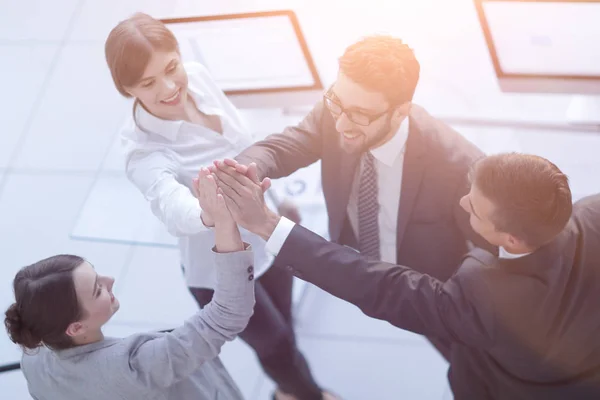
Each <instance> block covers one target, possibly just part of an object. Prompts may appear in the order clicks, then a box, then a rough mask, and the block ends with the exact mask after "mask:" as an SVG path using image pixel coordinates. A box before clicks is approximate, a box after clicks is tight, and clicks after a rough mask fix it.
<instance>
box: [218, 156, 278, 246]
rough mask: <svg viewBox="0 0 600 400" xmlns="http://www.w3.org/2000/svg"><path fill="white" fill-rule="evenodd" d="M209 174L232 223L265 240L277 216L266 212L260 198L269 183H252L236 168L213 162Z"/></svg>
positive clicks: (276, 220)
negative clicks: (222, 198) (231, 218)
mask: <svg viewBox="0 0 600 400" xmlns="http://www.w3.org/2000/svg"><path fill="white" fill-rule="evenodd" d="M213 173H214V175H215V176H216V178H217V184H218V186H219V189H221V190H222V191H223V197H224V198H225V203H226V204H227V208H228V209H229V211H230V212H231V215H232V216H233V219H234V220H235V221H236V222H237V223H238V224H239V225H241V226H242V227H244V228H245V229H247V230H249V231H250V232H252V233H255V234H257V235H259V236H261V237H262V238H263V239H265V240H268V239H269V237H270V236H271V234H272V233H273V230H275V227H276V226H277V223H278V222H279V218H280V217H279V216H278V215H277V214H275V213H274V212H272V211H271V210H269V208H268V207H267V205H266V204H265V199H264V196H263V193H264V190H265V187H267V188H268V187H269V186H270V180H269V179H268V178H265V180H263V181H262V182H261V183H258V182H256V181H253V180H252V179H250V178H249V177H248V176H246V175H245V174H243V173H241V172H239V171H238V169H237V168H236V167H233V166H231V165H227V164H225V163H224V162H223V161H217V162H215V168H214V169H213Z"/></svg>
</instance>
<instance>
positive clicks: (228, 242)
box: [215, 222, 244, 253]
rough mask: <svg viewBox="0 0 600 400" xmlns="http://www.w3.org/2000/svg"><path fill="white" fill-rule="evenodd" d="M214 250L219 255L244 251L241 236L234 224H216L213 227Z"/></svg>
mask: <svg viewBox="0 0 600 400" xmlns="http://www.w3.org/2000/svg"><path fill="white" fill-rule="evenodd" d="M215 248H216V249H217V252H219V253H230V252H236V251H242V250H244V243H243V242H242V236H241V235H240V231H239V229H238V227H237V225H236V223H235V222H231V223H230V222H227V223H218V222H217V224H216V225H215Z"/></svg>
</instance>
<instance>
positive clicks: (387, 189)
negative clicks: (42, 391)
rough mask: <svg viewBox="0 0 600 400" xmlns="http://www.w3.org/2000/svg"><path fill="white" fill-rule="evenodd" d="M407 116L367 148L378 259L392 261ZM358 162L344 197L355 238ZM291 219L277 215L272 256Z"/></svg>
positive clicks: (270, 246)
mask: <svg viewBox="0 0 600 400" xmlns="http://www.w3.org/2000/svg"><path fill="white" fill-rule="evenodd" d="M408 132H409V120H408V118H406V119H405V120H404V121H403V122H402V124H400V127H399V128H398V131H397V132H396V134H395V135H394V136H393V137H392V138H391V139H390V140H389V141H387V142H386V143H384V144H383V145H381V146H379V147H377V148H375V149H371V150H370V152H371V154H372V155H373V157H374V158H375V168H376V170H377V191H378V194H377V202H378V203H379V214H378V223H379V246H380V255H381V261H384V262H388V263H392V264H396V254H397V248H396V238H397V223H398V207H399V206H400V190H401V187H402V171H403V164H404V151H405V148H406V140H407V139H408ZM361 172H362V163H361V165H360V167H359V168H358V169H357V171H356V175H355V178H354V183H353V185H352V191H351V192H350V198H349V200H348V208H347V210H348V218H349V219H350V224H351V226H352V229H353V231H354V236H355V237H356V238H358V190H359V182H360V175H361ZM293 227H294V223H293V222H291V221H290V220H288V219H286V218H281V220H280V221H279V224H278V225H277V227H276V228H275V230H274V231H273V234H272V235H271V237H270V238H269V240H268V241H267V251H268V252H269V254H272V255H274V256H276V255H277V254H278V253H279V251H280V250H281V247H282V246H283V243H284V242H285V240H286V239H287V237H288V235H289V234H290V232H291V230H292V228H293Z"/></svg>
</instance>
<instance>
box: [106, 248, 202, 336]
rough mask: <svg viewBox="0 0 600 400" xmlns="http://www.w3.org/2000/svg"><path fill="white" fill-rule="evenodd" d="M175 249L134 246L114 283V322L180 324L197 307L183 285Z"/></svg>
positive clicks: (163, 326)
mask: <svg viewBox="0 0 600 400" xmlns="http://www.w3.org/2000/svg"><path fill="white" fill-rule="evenodd" d="M179 265H180V261H179V253H178V251H177V250H176V249H165V248H153V247H143V246H136V248H135V250H134V252H133V255H132V257H131V260H130V262H129V265H128V266H127V267H126V268H127V269H126V272H125V274H124V275H123V276H122V277H121V278H120V280H119V281H117V282H116V283H115V287H118V292H117V294H118V296H119V301H120V303H121V309H120V310H119V312H118V313H117V314H116V315H115V317H114V320H115V322H119V323H127V324H153V325H154V328H155V329H169V328H173V327H176V326H180V325H182V324H183V322H184V321H185V320H186V319H188V318H190V317H192V316H193V315H194V314H195V313H196V312H197V311H198V306H197V305H196V303H195V301H194V300H193V298H192V296H191V294H190V293H189V292H188V289H187V287H186V285H185V281H184V278H183V274H182V272H181V269H180V266H179Z"/></svg>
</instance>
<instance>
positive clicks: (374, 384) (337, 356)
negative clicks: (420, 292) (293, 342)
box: [257, 336, 448, 400]
mask: <svg viewBox="0 0 600 400" xmlns="http://www.w3.org/2000/svg"><path fill="white" fill-rule="evenodd" d="M299 343H300V348H301V350H302V351H303V353H304V355H305V356H306V358H307V360H308V362H309V364H310V366H311V369H312V371H313V374H314V376H315V379H316V380H317V382H318V383H319V384H320V385H321V386H322V387H324V388H326V389H329V390H331V391H333V392H335V393H337V394H339V395H340V396H342V398H343V399H344V400H364V399H377V400H388V399H389V400H396V399H419V400H421V399H422V400H430V399H431V400H441V399H442V398H443V397H442V396H443V395H444V393H445V391H446V390H447V386H448V384H447V378H446V373H447V369H448V365H447V363H446V361H444V360H443V359H442V358H441V356H439V354H438V353H437V352H436V351H435V350H434V349H433V348H432V347H431V346H429V345H424V344H417V343H411V342H399V343H397V342H389V341H382V340H368V341H367V340H362V341H354V340H341V339H338V340H324V339H318V338H313V337H310V338H309V337H306V336H300V338H299ZM349 349H352V350H351V351H349ZM272 390H273V383H272V382H271V381H270V380H265V382H264V384H263V386H262V388H261V390H260V392H259V395H258V397H257V400H267V399H269V397H268V396H269V395H270V393H271V391H272Z"/></svg>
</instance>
